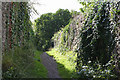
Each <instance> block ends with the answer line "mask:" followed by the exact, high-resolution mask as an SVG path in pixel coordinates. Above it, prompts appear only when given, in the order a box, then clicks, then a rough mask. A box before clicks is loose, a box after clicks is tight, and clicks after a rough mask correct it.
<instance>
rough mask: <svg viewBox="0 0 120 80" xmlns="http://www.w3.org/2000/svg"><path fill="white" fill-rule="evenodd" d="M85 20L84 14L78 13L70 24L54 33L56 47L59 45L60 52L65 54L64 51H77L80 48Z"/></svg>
mask: <svg viewBox="0 0 120 80" xmlns="http://www.w3.org/2000/svg"><path fill="white" fill-rule="evenodd" d="M83 20H84V17H83V15H82V14H80V15H76V16H75V17H74V18H73V19H71V21H70V22H69V24H68V25H66V26H65V27H64V28H62V29H61V30H59V31H58V32H57V33H55V34H54V36H53V37H52V39H53V41H54V47H55V48H56V47H57V48H58V51H59V52H60V53H62V54H64V51H69V50H73V51H76V50H77V49H78V47H79V42H80V30H81V27H82V23H83Z"/></svg>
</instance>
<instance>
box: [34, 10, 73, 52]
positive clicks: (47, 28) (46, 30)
mask: <svg viewBox="0 0 120 80" xmlns="http://www.w3.org/2000/svg"><path fill="white" fill-rule="evenodd" d="M70 18H71V14H70V12H69V11H68V10H67V9H66V10H64V9H59V10H58V11H56V13H47V14H43V15H41V16H40V18H38V19H37V20H35V28H36V31H35V41H36V43H35V44H36V46H37V49H38V50H44V51H45V50H47V49H48V48H50V46H52V45H53V43H52V41H51V38H52V36H53V35H54V33H55V32H57V31H58V30H59V29H60V28H61V27H62V26H66V25H67V24H68V23H69V20H70Z"/></svg>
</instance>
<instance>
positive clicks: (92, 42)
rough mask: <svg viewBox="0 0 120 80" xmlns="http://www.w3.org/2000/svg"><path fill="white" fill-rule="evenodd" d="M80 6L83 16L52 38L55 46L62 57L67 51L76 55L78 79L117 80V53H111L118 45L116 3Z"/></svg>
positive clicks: (73, 20)
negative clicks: (114, 79) (113, 79)
mask: <svg viewBox="0 0 120 80" xmlns="http://www.w3.org/2000/svg"><path fill="white" fill-rule="evenodd" d="M83 5H85V8H83V9H81V10H83V11H82V13H83V14H81V15H78V16H76V17H75V18H74V19H72V20H71V22H70V23H69V24H68V25H67V26H65V28H62V29H61V30H60V31H59V32H57V33H56V34H55V35H54V37H53V38H52V39H53V40H54V46H55V48H56V49H58V51H59V52H60V53H61V54H64V53H65V52H66V51H69V50H73V51H75V52H77V59H76V62H77V65H76V70H77V73H78V75H79V77H80V78H81V77H82V78H90V79H95V78H100V79H110V78H116V77H117V76H118V74H116V71H115V57H116V55H117V53H114V49H115V46H116V42H118V41H117V40H116V35H117V34H118V33H116V29H117V28H118V27H119V26H118V24H117V21H116V13H117V7H118V4H117V3H109V2H95V3H85V4H83ZM90 5H92V7H90ZM86 8H87V9H86ZM88 10H90V11H88ZM86 12H87V13H86ZM77 17H78V18H77ZM83 75H84V76H83Z"/></svg>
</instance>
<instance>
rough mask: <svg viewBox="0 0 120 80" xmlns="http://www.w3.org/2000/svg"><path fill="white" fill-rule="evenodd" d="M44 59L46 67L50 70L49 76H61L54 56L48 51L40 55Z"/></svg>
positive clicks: (43, 62)
mask: <svg viewBox="0 0 120 80" xmlns="http://www.w3.org/2000/svg"><path fill="white" fill-rule="evenodd" d="M40 57H41V59H42V61H41V62H42V64H43V65H44V66H45V67H46V69H47V70H48V78H61V77H60V76H59V73H58V70H57V63H56V61H54V59H53V58H52V57H50V56H49V55H48V54H47V53H45V52H44V53H43V54H41V55H40Z"/></svg>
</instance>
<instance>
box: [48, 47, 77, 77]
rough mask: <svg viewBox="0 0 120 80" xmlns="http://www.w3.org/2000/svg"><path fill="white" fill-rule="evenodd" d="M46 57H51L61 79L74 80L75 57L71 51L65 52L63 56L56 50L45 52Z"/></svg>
mask: <svg viewBox="0 0 120 80" xmlns="http://www.w3.org/2000/svg"><path fill="white" fill-rule="evenodd" d="M47 53H48V55H50V56H53V57H54V59H55V60H56V62H57V64H58V71H59V74H60V76H61V77H62V78H75V77H76V73H75V66H76V63H75V60H76V57H77V55H76V54H75V53H73V51H68V52H65V53H64V55H63V54H60V53H59V52H58V51H57V50H56V48H53V49H51V51H47Z"/></svg>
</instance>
